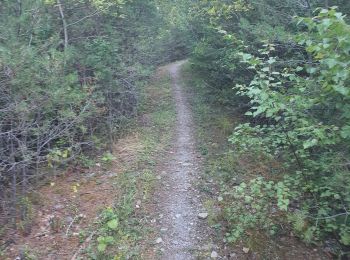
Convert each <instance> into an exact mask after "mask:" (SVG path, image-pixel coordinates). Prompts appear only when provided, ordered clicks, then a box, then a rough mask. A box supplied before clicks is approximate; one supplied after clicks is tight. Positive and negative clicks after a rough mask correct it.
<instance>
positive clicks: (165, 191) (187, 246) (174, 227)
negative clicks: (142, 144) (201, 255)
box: [158, 61, 206, 260]
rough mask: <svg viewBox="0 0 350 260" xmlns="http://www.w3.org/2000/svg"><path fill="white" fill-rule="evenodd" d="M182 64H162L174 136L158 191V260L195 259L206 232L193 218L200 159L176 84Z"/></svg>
mask: <svg viewBox="0 0 350 260" xmlns="http://www.w3.org/2000/svg"><path fill="white" fill-rule="evenodd" d="M184 63H185V62H184V61H181V62H177V63H173V64H170V65H168V66H167V67H166V69H168V70H169V72H170V75H171V78H172V84H173V95H174V99H175V103H176V114H177V118H176V129H175V137H174V141H173V144H172V148H171V151H170V152H169V156H168V158H167V161H166V162H165V163H164V165H163V166H162V169H163V171H162V181H161V185H160V186H161V187H160V188H159V190H158V201H159V202H158V209H159V210H160V212H159V213H160V217H161V218H162V220H161V227H160V228H161V239H162V242H161V243H159V244H160V245H159V246H160V247H161V250H162V252H163V254H162V256H161V259H166V260H172V259H176V260H182V259H196V256H195V255H196V251H197V250H198V246H199V245H200V244H202V243H200V240H202V239H205V234H206V232H205V231H204V230H203V228H202V227H200V226H201V224H202V223H200V222H201V221H203V220H199V219H198V217H197V216H198V214H199V213H200V212H202V211H203V210H202V211H201V206H200V202H199V195H198V191H196V189H195V186H194V181H195V179H196V178H198V176H197V175H198V169H199V166H200V162H199V161H200V160H199V156H198V154H197V152H196V149H195V139H194V136H193V129H194V126H193V119H192V115H191V110H190V107H189V105H188V104H187V100H186V97H185V93H184V91H183V89H182V86H181V83H180V75H179V70H180V67H181V66H182V65H183V64H184ZM174 120H175V119H174ZM159 240H160V239H159ZM158 242H159V241H158Z"/></svg>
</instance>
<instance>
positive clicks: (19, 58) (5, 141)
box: [0, 0, 169, 225]
mask: <svg viewBox="0 0 350 260" xmlns="http://www.w3.org/2000/svg"><path fill="white" fill-rule="evenodd" d="M0 14H1V15H0V23H1V26H0V27H1V34H0V201H1V205H0V215H1V216H0V220H1V222H0V223H1V224H3V223H6V222H7V221H8V220H9V219H12V222H13V224H14V225H15V224H16V223H17V222H18V219H17V216H19V215H21V216H22V219H24V218H26V216H25V215H26V214H25V212H26V210H25V209H23V208H22V207H21V205H20V203H19V201H21V200H23V198H25V197H26V196H27V192H28V190H29V187H30V186H31V184H33V182H34V180H39V179H41V178H42V177H43V176H44V177H45V176H49V175H51V174H52V173H54V174H56V172H58V171H56V169H57V168H58V167H61V166H63V165H66V164H67V163H68V162H70V161H73V159H76V158H77V155H79V154H80V153H81V152H82V151H87V150H88V151H93V150H96V149H100V148H101V149H108V148H109V147H108V145H107V147H105V146H104V145H103V146H101V144H103V143H106V144H112V142H113V139H114V137H115V136H117V135H118V134H119V133H120V129H121V128H122V127H123V122H124V121H125V119H127V118H130V117H132V116H134V115H135V114H136V107H137V87H138V86H140V84H142V81H143V80H145V79H146V78H147V77H148V75H150V72H151V71H152V69H153V67H154V66H155V65H157V64H159V63H160V61H162V62H165V61H167V60H169V59H163V57H160V55H161V53H162V51H161V50H159V49H155V48H156V46H155V44H154V43H153V39H156V38H157V37H158V36H159V35H160V34H161V31H162V30H165V28H159V26H158V25H159V24H161V23H162V21H164V17H162V15H161V13H160V11H159V8H158V6H157V3H156V2H155V1H143V0H142V1H141V0H136V1H135V0H134V1H114V0H102V1H101V0H99V1H97V0H91V1H90V0H89V1H71V0H45V1H41V0H40V1H39V0H31V1H21V0H19V1H10V0H5V1H2V2H1V5H0ZM99 140H100V141H99ZM101 140H102V141H101ZM20 212H22V213H23V214H17V213H20Z"/></svg>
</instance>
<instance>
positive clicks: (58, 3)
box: [57, 0, 68, 50]
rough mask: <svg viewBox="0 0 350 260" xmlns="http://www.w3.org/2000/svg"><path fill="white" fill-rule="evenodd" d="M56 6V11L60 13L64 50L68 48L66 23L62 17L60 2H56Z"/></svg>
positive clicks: (58, 0)
mask: <svg viewBox="0 0 350 260" xmlns="http://www.w3.org/2000/svg"><path fill="white" fill-rule="evenodd" d="M57 5H58V10H59V11H60V15H61V20H62V26H63V34H64V49H65V50H66V49H67V47H68V30H67V21H66V18H65V16H64V12H63V7H62V3H61V0H57Z"/></svg>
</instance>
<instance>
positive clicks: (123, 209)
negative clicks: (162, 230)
mask: <svg viewBox="0 0 350 260" xmlns="http://www.w3.org/2000/svg"><path fill="white" fill-rule="evenodd" d="M139 114H140V115H141V116H140V118H141V117H142V116H143V115H146V116H147V120H149V122H147V123H146V124H145V123H144V122H140V124H139V126H138V127H136V128H135V129H133V132H137V133H138V134H139V138H138V141H139V142H140V144H139V145H137V147H141V148H140V149H137V150H135V151H134V152H135V153H136V159H135V160H134V161H132V162H131V163H128V164H126V165H124V166H123V167H124V169H123V172H122V173H121V174H119V175H118V176H117V177H116V178H115V181H114V187H115V190H116V193H117V194H118V196H117V199H116V200H115V202H114V205H113V206H111V207H108V208H106V209H105V210H103V211H102V212H101V214H100V216H99V218H98V223H97V225H98V229H97V230H95V232H94V233H95V235H94V239H93V243H92V244H91V245H90V247H89V248H88V249H87V250H86V254H87V255H88V256H89V258H91V259H101V260H102V259H143V256H142V253H143V251H144V250H145V248H147V246H148V245H147V243H148V242H149V241H150V240H149V237H150V236H152V234H153V230H151V229H150V228H148V227H147V221H148V219H147V214H148V213H147V209H146V207H144V206H143V205H145V204H147V203H148V202H149V200H150V198H151V195H152V192H153V188H154V185H155V182H156V178H155V177H156V176H155V174H154V171H155V165H156V161H157V158H159V154H161V152H162V150H163V149H165V148H166V147H167V146H168V145H169V143H170V140H171V137H172V131H171V129H172V128H173V120H172V118H174V116H175V108H174V105H173V101H172V95H171V82H170V77H169V76H168V75H163V74H162V75H160V76H159V78H157V79H155V80H154V82H152V83H151V84H149V86H147V87H146V88H144V89H142V92H141V103H140V105H139ZM142 124H143V125H142ZM116 156H117V155H116ZM145 241H148V242H145Z"/></svg>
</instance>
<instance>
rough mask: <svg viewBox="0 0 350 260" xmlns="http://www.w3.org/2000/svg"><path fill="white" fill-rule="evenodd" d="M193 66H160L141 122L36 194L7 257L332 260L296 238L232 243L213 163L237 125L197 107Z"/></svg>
mask: <svg viewBox="0 0 350 260" xmlns="http://www.w3.org/2000/svg"><path fill="white" fill-rule="evenodd" d="M184 63H185V62H184V61H182V62H175V63H172V64H170V65H167V66H164V67H161V68H160V69H159V70H158V71H157V73H156V74H155V76H154V78H153V80H152V81H151V82H150V83H149V84H148V85H147V86H145V87H143V88H142V89H141V104H140V108H139V117H138V120H137V124H136V125H135V126H134V127H132V129H131V130H130V131H129V132H128V133H126V134H125V135H124V136H122V137H121V138H120V139H119V140H118V142H116V143H115V144H114V145H113V147H114V149H113V155H112V156H107V157H106V156H100V157H97V158H94V160H93V161H92V162H93V163H92V166H90V167H86V168H84V169H69V170H66V172H64V174H62V175H61V176H60V177H58V178H57V179H55V180H51V181H49V182H46V183H45V184H43V185H42V186H41V187H40V188H39V189H37V190H36V191H35V192H33V194H31V201H32V203H33V204H32V205H31V218H30V219H28V220H27V222H28V223H29V222H30V226H31V231H30V232H26V230H25V228H21V226H23V227H25V226H28V223H20V224H21V225H20V228H18V230H17V231H11V230H8V232H7V233H6V232H5V235H3V236H2V237H3V239H2V240H3V241H0V245H4V244H6V246H5V247H4V246H3V247H2V248H1V246H0V259H6V260H7V259H11V260H12V259H16V257H17V259H40V260H41V259H43V260H65V259H67V260H78V259H101V260H102V259H103V260H109V259H146V260H153V259H164V260H187V259H189V260H190V259H213V258H214V259H215V258H216V259H233V260H234V259H326V258H324V256H323V255H322V254H321V253H320V252H319V251H317V249H314V248H309V247H306V246H303V245H302V244H301V243H298V241H297V240H296V239H290V238H283V241H280V242H278V243H275V242H274V241H271V243H268V241H265V240H264V239H265V238H263V239H260V240H259V241H258V242H256V241H255V244H254V245H255V246H254V245H253V244H248V245H247V244H242V243H239V244H238V245H237V246H236V247H232V246H231V245H229V244H228V243H227V242H226V241H225V234H224V231H223V230H224V226H225V223H223V222H222V221H221V220H220V217H219V216H220V214H221V211H222V210H223V207H224V205H225V204H224V202H222V200H223V199H224V198H223V197H224V196H223V197H222V193H221V190H220V181H222V179H221V180H220V174H216V173H215V176H214V175H210V170H209V168H208V167H209V166H210V163H211V162H212V161H213V160H214V157H213V156H211V153H212V154H218V153H219V151H218V147H220V146H222V145H223V143H224V142H227V141H226V140H227V133H228V132H230V131H231V129H228V127H227V125H229V126H230V127H231V126H232V125H233V124H234V123H233V122H226V121H225V120H223V119H222V117H218V115H217V114H215V112H218V111H214V113H213V111H211V108H210V107H209V105H208V104H207V103H206V102H205V101H204V102H203V101H198V100H199V99H198V98H200V93H199V92H198V93H195V91H196V90H195V89H194V88H193V86H189V85H192V84H193V85H194V84H195V82H194V81H193V79H192V76H191V75H190V74H189V73H188V72H186V71H183V70H182V69H181V68H182V67H183V66H186V65H184ZM186 85H187V86H186ZM194 95H196V97H194ZM223 114H224V113H223ZM227 118H230V115H228V116H227ZM203 119H204V120H203ZM217 119H219V120H221V121H222V122H221V124H220V121H217ZM227 120H229V119H227ZM225 122H226V123H225ZM213 125H215V127H216V128H215V129H214V128H212V127H211V126H213ZM218 126H219V127H220V129H219V130H218ZM212 151H213V152H212ZM215 160H216V158H215ZM208 162H209V164H208ZM90 164H91V162H90ZM216 175H217V177H216ZM114 220H116V221H117V224H116V225H111V224H110V223H111V221H114ZM0 235H1V234H0ZM107 237H113V239H112V240H109V241H107V239H106V238H107ZM256 244H257V245H256ZM262 247H264V249H261V248H262ZM247 248H248V249H249V250H248V251H247ZM242 249H243V250H242ZM277 251H278V253H276V252H277ZM25 257H27V258H25Z"/></svg>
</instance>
